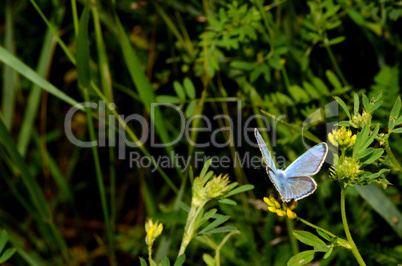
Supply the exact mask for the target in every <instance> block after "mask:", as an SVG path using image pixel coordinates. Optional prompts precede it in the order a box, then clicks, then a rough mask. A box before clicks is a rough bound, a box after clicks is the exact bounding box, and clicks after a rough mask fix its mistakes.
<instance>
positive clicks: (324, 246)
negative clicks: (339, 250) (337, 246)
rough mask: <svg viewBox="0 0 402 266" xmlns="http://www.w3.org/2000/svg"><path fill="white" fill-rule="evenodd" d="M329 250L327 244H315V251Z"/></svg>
mask: <svg viewBox="0 0 402 266" xmlns="http://www.w3.org/2000/svg"><path fill="white" fill-rule="evenodd" d="M328 250H329V247H328V246H327V245H326V244H324V245H323V244H318V243H317V244H315V245H314V251H315V252H327V251H328Z"/></svg>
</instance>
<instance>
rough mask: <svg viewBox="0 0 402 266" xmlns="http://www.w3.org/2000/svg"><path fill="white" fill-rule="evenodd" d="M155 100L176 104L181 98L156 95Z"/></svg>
mask: <svg viewBox="0 0 402 266" xmlns="http://www.w3.org/2000/svg"><path fill="white" fill-rule="evenodd" d="M156 102H158V103H171V104H178V103H180V102H181V100H180V99H179V98H177V97H176V96H171V95H158V96H156Z"/></svg>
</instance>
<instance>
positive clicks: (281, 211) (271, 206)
mask: <svg viewBox="0 0 402 266" xmlns="http://www.w3.org/2000/svg"><path fill="white" fill-rule="evenodd" d="M264 202H265V203H266V204H267V205H268V211H270V212H273V213H276V214H277V215H278V216H280V217H282V216H285V215H287V216H288V217H289V219H295V218H296V217H297V215H296V213H294V212H293V211H292V210H293V209H295V208H296V207H297V201H292V203H291V204H290V206H287V204H286V202H282V206H281V204H280V203H279V202H278V201H277V200H276V199H275V198H274V197H273V196H270V197H269V198H267V197H264Z"/></svg>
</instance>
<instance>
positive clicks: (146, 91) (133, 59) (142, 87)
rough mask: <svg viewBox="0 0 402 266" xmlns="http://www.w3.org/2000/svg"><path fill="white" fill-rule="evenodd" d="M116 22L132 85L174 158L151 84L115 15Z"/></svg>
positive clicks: (180, 173) (163, 119)
mask: <svg viewBox="0 0 402 266" xmlns="http://www.w3.org/2000/svg"><path fill="white" fill-rule="evenodd" d="M116 23H117V27H118V29H119V38H120V45H121V50H122V52H123V57H124V60H125V63H126V66H127V68H128V71H129V72H130V76H131V79H132V80H133V82H134V85H135V87H136V88H137V91H138V94H139V96H140V98H141V101H142V103H143V104H144V106H145V109H146V110H147V112H148V113H149V114H150V117H151V120H152V121H153V124H154V125H155V128H156V132H157V133H158V135H159V136H160V138H161V139H162V142H163V143H164V144H165V145H164V146H165V149H166V152H167V154H168V155H169V157H170V158H171V159H172V160H173V159H174V158H172V156H173V154H174V150H173V148H172V145H166V144H168V143H170V138H169V135H168V131H167V128H166V125H165V121H166V119H165V118H164V117H163V115H162V112H161V111H160V109H159V107H158V106H153V104H155V103H156V99H155V93H154V91H153V90H152V86H151V84H150V83H149V82H148V80H147V77H146V75H145V73H144V71H143V70H142V68H141V65H140V62H139V61H138V59H137V56H136V54H135V53H134V51H133V48H132V47H131V44H130V40H129V38H128V37H127V35H126V33H125V31H124V29H123V26H122V25H121V23H120V21H119V18H118V17H116ZM175 169H176V172H177V174H178V175H179V176H180V177H181V178H183V174H182V172H181V169H179V168H178V167H177V166H175Z"/></svg>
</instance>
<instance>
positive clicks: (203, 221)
mask: <svg viewBox="0 0 402 266" xmlns="http://www.w3.org/2000/svg"><path fill="white" fill-rule="evenodd" d="M216 212H217V209H212V210H210V211H209V212H207V213H206V214H204V216H203V217H202V218H201V219H200V221H199V222H198V223H196V226H195V230H197V229H198V228H200V226H201V225H203V224H204V223H205V222H206V221H208V220H209V219H210V218H211V217H212V216H214V215H215V214H216Z"/></svg>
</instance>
